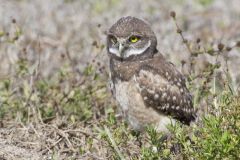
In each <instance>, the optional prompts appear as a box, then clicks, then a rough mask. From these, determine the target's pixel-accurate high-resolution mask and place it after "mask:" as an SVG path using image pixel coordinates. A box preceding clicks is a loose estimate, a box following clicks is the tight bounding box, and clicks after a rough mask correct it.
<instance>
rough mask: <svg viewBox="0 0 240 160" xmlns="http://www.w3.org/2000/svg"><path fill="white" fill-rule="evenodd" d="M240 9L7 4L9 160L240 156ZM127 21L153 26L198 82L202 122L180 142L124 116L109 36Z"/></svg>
mask: <svg viewBox="0 0 240 160" xmlns="http://www.w3.org/2000/svg"><path fill="white" fill-rule="evenodd" d="M239 6H240V2H239V0H230V1H225V0H196V1H191V0H175V1H169V2H168V1H164V0H149V1H144V0H139V1H127V0H107V1H106V3H103V2H102V1H100V0H89V1H83V0H79V1H77V0H57V1H47V0H41V1H30V0H12V1H6V0H0V60H1V63H0V159H146V160H147V159H240V153H239V148H240V97H239V94H240V86H239V84H240V68H239V66H240V49H239V47H240V31H239V30H240V7H239ZM172 10H174V11H176V13H177V15H176V13H175V12H171V11H172ZM126 15H132V16H136V17H140V18H145V19H146V20H148V21H149V23H151V24H152V27H153V30H154V31H155V32H156V33H157V38H158V48H159V50H160V52H162V53H163V54H164V55H165V56H166V57H167V59H169V60H170V61H172V62H173V63H174V64H176V66H177V67H178V68H179V70H181V71H182V72H183V73H184V74H185V75H186V76H187V77H188V87H189V89H190V90H191V92H192V94H193V96H194V106H195V108H197V109H198V115H199V118H198V120H197V122H196V123H194V124H192V125H191V126H190V127H188V126H181V124H178V125H177V126H169V127H170V130H171V132H172V135H171V137H167V138H165V136H164V135H162V134H161V133H156V132H155V130H154V129H153V128H151V126H149V128H148V129H147V131H146V132H145V133H141V134H139V133H136V132H134V131H132V130H131V128H130V127H129V126H128V125H127V124H126V123H125V122H124V121H123V120H121V119H117V117H116V114H117V109H116V105H115V103H114V101H113V100H112V98H111V95H110V93H109V91H108V88H107V79H108V65H107V64H108V60H107V56H106V51H105V50H106V48H105V34H104V33H105V31H106V30H107V29H108V27H109V26H111V25H112V23H114V22H115V21H116V20H117V19H118V18H120V17H122V16H126Z"/></svg>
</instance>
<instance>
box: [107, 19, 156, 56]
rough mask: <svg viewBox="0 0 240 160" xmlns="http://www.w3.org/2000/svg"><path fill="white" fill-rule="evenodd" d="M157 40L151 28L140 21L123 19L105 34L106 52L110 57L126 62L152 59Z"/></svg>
mask: <svg viewBox="0 0 240 160" xmlns="http://www.w3.org/2000/svg"><path fill="white" fill-rule="evenodd" d="M156 46H157V39H156V36H155V34H154V32H153V31H152V29H151V27H150V26H149V25H148V24H147V23H146V22H144V21H143V20H141V19H138V18H135V17H130V16H128V17H123V18H121V19H119V20H118V21H117V22H116V23H115V24H113V25H112V27H111V28H110V29H109V31H108V33H107V50H108V54H109V56H110V57H113V58H116V59H121V60H128V59H134V58H136V57H145V58H146V57H152V56H153V54H155V53H156V52H157V49H156Z"/></svg>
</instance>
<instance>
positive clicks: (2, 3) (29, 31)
mask: <svg viewBox="0 0 240 160" xmlns="http://www.w3.org/2000/svg"><path fill="white" fill-rule="evenodd" d="M170 11H175V12H176V14H177V21H178V23H179V25H180V27H181V29H182V30H183V31H184V36H185V38H186V39H188V40H189V41H193V42H195V41H196V39H197V38H200V39H201V42H202V43H203V44H205V43H206V44H211V45H213V46H214V45H216V44H218V43H224V44H226V45H230V46H231V45H234V43H235V42H236V41H238V40H239V39H240V32H239V29H240V1H239V0H230V1H226V0H173V1H164V0H148V1H145V0H136V1H127V0H106V1H104V2H103V1H100V0H88V1H84V0H56V1H48V0H41V1H30V0H11V1H7V0H0V35H1V37H0V60H1V63H0V77H3V76H7V75H9V74H11V73H13V72H14V67H13V65H14V64H15V63H16V62H18V59H19V58H20V57H26V58H27V59H28V60H29V61H31V63H37V59H38V57H39V54H41V65H40V71H41V74H42V75H43V76H49V75H51V74H52V73H54V72H55V71H56V70H58V69H59V67H61V66H63V65H64V64H65V63H67V62H68V60H66V58H64V56H65V55H66V52H68V53H69V56H71V58H72V60H73V61H74V63H76V64H77V65H76V66H75V69H76V70H81V68H82V66H84V65H85V64H86V63H87V62H89V61H92V59H94V58H95V59H97V60H98V61H100V62H102V63H103V65H107V63H108V61H107V58H106V54H105V53H106V49H105V39H106V35H105V32H106V31H107V30H108V28H109V27H110V26H111V25H112V24H113V23H115V22H116V21H117V20H118V19H119V18H121V17H122V16H127V15H131V16H136V17H138V18H142V19H145V20H146V21H148V22H149V23H150V24H151V25H152V28H153V30H154V31H155V33H156V35H157V39H158V49H159V51H160V52H162V53H163V54H164V55H165V56H166V57H167V58H168V59H169V60H171V61H172V62H173V63H175V64H176V65H177V66H178V67H180V66H181V61H182V60H185V61H188V58H189V53H188V51H187V50H186V47H185V46H184V45H183V43H182V40H181V37H180V36H179V35H177V34H176V27H175V25H174V22H173V20H172V19H171V17H170V16H169V13H170ZM6 35H7V36H6ZM9 42H11V43H9ZM239 56H240V54H239V51H237V50H232V51H231V52H229V53H228V57H229V59H230V62H231V63H230V64H229V65H230V67H229V70H230V73H231V74H232V76H233V80H234V82H235V84H236V82H237V81H240V77H239V73H240V69H239V65H240V61H239ZM202 61H211V56H210V57H208V56H206V55H204V56H202V57H201V58H199V60H198V61H197V63H199V66H201V65H203V63H204V62H202Z"/></svg>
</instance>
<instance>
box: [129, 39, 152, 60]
mask: <svg viewBox="0 0 240 160" xmlns="http://www.w3.org/2000/svg"><path fill="white" fill-rule="evenodd" d="M150 45H151V43H150V41H148V43H147V44H146V45H145V46H144V47H143V48H141V49H130V50H128V51H127V53H126V57H129V56H131V55H139V54H142V53H143V52H145V51H146V50H147V49H148V48H149V47H150Z"/></svg>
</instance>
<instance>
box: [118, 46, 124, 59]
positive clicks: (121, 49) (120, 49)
mask: <svg viewBox="0 0 240 160" xmlns="http://www.w3.org/2000/svg"><path fill="white" fill-rule="evenodd" d="M124 48H125V47H124V45H123V44H122V43H120V44H119V49H118V50H119V53H120V56H121V57H122V58H123V57H124Z"/></svg>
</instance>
